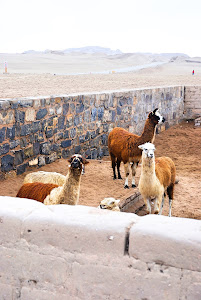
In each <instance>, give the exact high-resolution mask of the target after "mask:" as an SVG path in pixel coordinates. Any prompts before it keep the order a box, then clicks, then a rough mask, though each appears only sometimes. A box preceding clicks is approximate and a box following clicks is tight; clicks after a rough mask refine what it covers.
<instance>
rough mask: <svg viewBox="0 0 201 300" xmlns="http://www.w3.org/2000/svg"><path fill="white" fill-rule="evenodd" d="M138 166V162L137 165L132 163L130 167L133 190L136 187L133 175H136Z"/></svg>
mask: <svg viewBox="0 0 201 300" xmlns="http://www.w3.org/2000/svg"><path fill="white" fill-rule="evenodd" d="M137 166H138V162H137V163H133V164H132V165H131V170H132V188H135V187H136V184H135V174H136V168H137Z"/></svg>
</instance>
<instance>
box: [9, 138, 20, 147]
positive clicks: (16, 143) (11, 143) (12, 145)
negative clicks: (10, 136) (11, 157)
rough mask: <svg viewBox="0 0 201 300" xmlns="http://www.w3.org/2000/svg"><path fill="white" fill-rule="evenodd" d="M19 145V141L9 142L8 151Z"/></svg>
mask: <svg viewBox="0 0 201 300" xmlns="http://www.w3.org/2000/svg"><path fill="white" fill-rule="evenodd" d="M19 144H20V140H14V141H11V142H10V149H14V148H16V147H17V146H19Z"/></svg>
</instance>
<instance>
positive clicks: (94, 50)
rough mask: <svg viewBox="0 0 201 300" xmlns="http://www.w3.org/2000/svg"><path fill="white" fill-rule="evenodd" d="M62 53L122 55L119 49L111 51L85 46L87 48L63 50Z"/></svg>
mask: <svg viewBox="0 0 201 300" xmlns="http://www.w3.org/2000/svg"><path fill="white" fill-rule="evenodd" d="M63 52H64V53H71V52H79V53H88V54H93V53H104V54H107V55H116V54H122V53H123V52H122V51H121V50H119V49H117V50H112V49H110V48H104V47H99V46H87V47H81V48H68V49H65V50H63Z"/></svg>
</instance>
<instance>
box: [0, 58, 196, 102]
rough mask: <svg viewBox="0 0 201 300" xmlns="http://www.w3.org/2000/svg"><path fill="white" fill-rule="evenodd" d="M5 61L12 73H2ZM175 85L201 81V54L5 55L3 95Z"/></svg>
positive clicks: (0, 68)
mask: <svg viewBox="0 0 201 300" xmlns="http://www.w3.org/2000/svg"><path fill="white" fill-rule="evenodd" d="M5 61H7V69H8V73H7V74H3V73H4V71H5V69H4V62H5ZM115 70H116V71H115ZM121 70H122V71H121ZM128 70H133V71H131V72H128ZM192 70H194V71H195V75H192ZM125 71H127V72H125ZM75 74H76V75H75ZM174 85H201V58H189V59H187V58H186V57H177V56H176V57H173V59H171V58H170V57H169V56H168V57H166V56H164V55H162V56H153V55H143V54H121V55H109V56H108V55H103V54H78V53H74V54H65V55H61V54H54V53H53V54H44V53H43V54H0V98H3V99H6V98H18V97H34V96H51V95H67V94H73V93H87V92H101V91H111V90H124V89H134V88H144V87H157V86H174Z"/></svg>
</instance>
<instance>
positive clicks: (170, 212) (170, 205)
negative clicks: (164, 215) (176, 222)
mask: <svg viewBox="0 0 201 300" xmlns="http://www.w3.org/2000/svg"><path fill="white" fill-rule="evenodd" d="M171 216H172V199H169V214H168V217H171Z"/></svg>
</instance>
